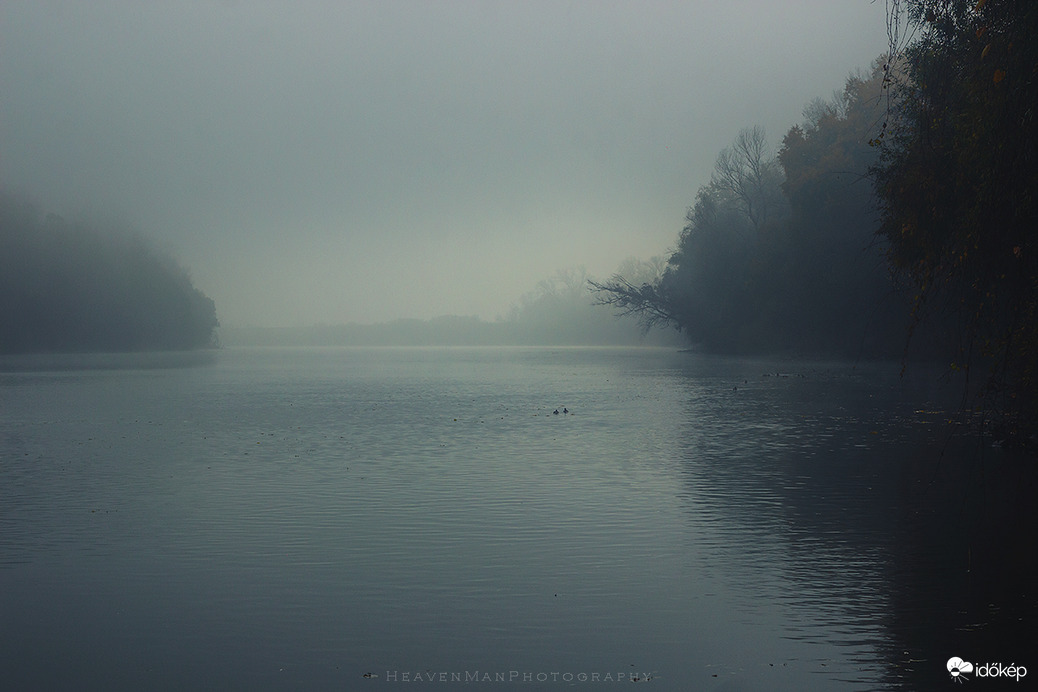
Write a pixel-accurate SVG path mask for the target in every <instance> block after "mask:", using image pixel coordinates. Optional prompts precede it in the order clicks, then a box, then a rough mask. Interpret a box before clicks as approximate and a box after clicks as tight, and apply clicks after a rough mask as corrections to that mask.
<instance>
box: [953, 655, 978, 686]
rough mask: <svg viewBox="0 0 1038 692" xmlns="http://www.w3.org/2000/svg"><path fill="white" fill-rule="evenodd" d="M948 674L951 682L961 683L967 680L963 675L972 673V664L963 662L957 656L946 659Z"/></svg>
mask: <svg viewBox="0 0 1038 692" xmlns="http://www.w3.org/2000/svg"><path fill="white" fill-rule="evenodd" d="M948 672H949V673H951V677H952V680H954V681H955V682H962V681H963V680H968V679H969V678H967V677H965V674H966V673H972V672H973V664H972V663H970V662H969V661H963V660H962V659H961V658H959V657H958V656H952V657H951V658H949V659H948Z"/></svg>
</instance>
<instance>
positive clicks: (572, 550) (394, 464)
mask: <svg viewBox="0 0 1038 692" xmlns="http://www.w3.org/2000/svg"><path fill="white" fill-rule="evenodd" d="M0 365H3V366H4V369H5V370H6V372H2V373H0V688H3V689H114V690H122V689H125V690H131V689H150V690H155V689H249V690H260V689H313V690H323V689H343V690H354V689H357V690H365V689H370V690H376V689H377V690H382V689H399V690H405V689H413V688H415V687H432V686H437V687H442V688H446V689H452V688H456V689H475V688H479V689H512V688H516V687H522V688H525V687H539V688H540V687H543V688H569V687H577V688H584V689H592V688H593V689H602V688H607V689H611V688H615V687H616V686H617V685H618V684H622V685H627V684H629V683H630V681H631V679H632V678H636V679H642V680H646V679H647V680H646V684H650V685H652V686H653V689H660V690H868V689H878V690H886V689H891V690H896V689H946V688H947V685H949V684H951V680H950V678H949V676H948V674H947V671H946V670H945V661H946V660H947V659H948V658H949V657H950V656H953V655H958V656H962V657H963V658H967V660H969V659H970V658H971V657H972V659H973V660H976V661H981V660H990V661H1002V662H1003V663H1005V664H1007V665H1008V664H1009V663H1010V662H1015V663H1017V664H1020V665H1032V666H1033V667H1034V668H1035V672H1034V673H1033V675H1038V660H1035V659H1034V655H1033V651H1034V647H1033V634H1029V632H1031V631H1032V630H1033V624H1034V621H1033V613H1034V601H1033V590H1032V588H1031V587H1030V581H1031V578H1032V577H1033V570H1034V541H1033V532H1030V531H1029V530H1025V529H1024V528H1023V527H1024V526H1026V525H1027V524H1026V520H1024V519H1021V517H1031V518H1033V509H1032V506H1033V497H1034V490H1035V486H1034V482H1033V475H1032V474H1031V473H1030V472H1024V471H1022V470H1021V468H1022V467H1023V465H1021V464H1020V463H1018V462H1019V460H1018V459H1016V458H1014V457H1012V456H1011V455H1010V453H1008V452H1003V451H1001V450H992V449H989V448H988V449H985V448H982V447H981V446H980V444H979V442H978V441H977V440H976V439H974V438H972V437H970V436H968V435H955V434H954V429H953V428H951V427H949V425H948V423H947V421H948V419H949V418H950V417H952V414H949V413H948V411H949V410H950V409H949V405H950V404H949V402H950V401H951V402H952V403H953V402H954V391H953V388H948V389H945V388H942V387H941V386H940V385H939V384H937V385H934V384H931V383H929V382H928V381H924V378H921V377H920V378H913V377H909V378H907V379H904V380H901V379H899V378H898V376H897V374H898V366H897V364H860V363H859V364H847V363H796V364H790V363H788V362H786V363H782V362H778V361H767V360H746V359H719V358H707V357H702V356H696V355H692V354H688V353H677V352H673V351H669V350H653V349H503V348H489V349H370V350H368V349H255V350H250V349H230V350H226V351H223V352H221V353H219V354H218V356H217V357H216V358H215V360H213V361H212V362H205V363H200V364H197V363H192V362H190V361H187V362H175V361H174V362H167V361H164V360H163V359H162V358H157V357H156V358H153V359H152V360H151V361H150V362H146V363H139V362H135V361H131V360H129V359H120V357H109V358H107V359H94V360H91V359H90V358H86V359H80V360H79V361H70V360H68V359H66V360H62V359H61V358H50V359H21V360H19V359H8V360H6V361H3V362H2V363H0ZM173 366H175V367H173ZM564 407H565V408H567V409H568V410H569V413H562V411H563V408H564ZM556 409H558V410H559V411H560V413H559V414H558V415H555V414H554V413H553V411H555V410H556ZM978 460H979V461H978ZM1028 512H1030V514H1028ZM416 678H418V679H420V680H421V681H420V682H415V680H416ZM430 678H431V679H432V680H433V682H430V681H429V680H430ZM441 680H445V682H440V681H441ZM976 682H977V684H978V685H979V684H981V683H984V684H985V685H986V687H985V688H986V689H987V688H990V687H992V686H995V685H996V684H997V681H990V680H977V681H976Z"/></svg>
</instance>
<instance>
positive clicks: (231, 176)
mask: <svg viewBox="0 0 1038 692" xmlns="http://www.w3.org/2000/svg"><path fill="white" fill-rule="evenodd" d="M884 11H885V8H884V3H883V2H870V0H802V1H794V0H788V1H785V2H775V1H774V0H757V1H749V0H746V1H742V2H740V1H737V0H727V1H725V2H718V1H706V0H703V1H697V0H686V1H684V2H646V1H644V0H639V1H637V2H634V1H631V2H600V1H597V0H596V1H594V2H592V1H585V2H563V1H562V0H552V1H537V0H532V1H531V0H522V1H521V2H518V1H512V0H507V1H505V0H503V1H500V2H491V1H486V2H476V1H461V0H443V1H441V2H425V1H419V0H412V1H406V2H405V1H396V2H394V1H387V0H376V1H374V2H356V1H347V0H341V1H335V0H328V1H327V2H302V1H300V0H294V1H292V2H288V1H285V2H274V1H268V2H260V1H246V0H241V1H240V2H234V1H225V2H218V1H207V0H176V1H166V0H149V1H148V2H139V1H138V0H127V1H125V2H113V1H109V0H91V1H90V2H82V1H75V0H67V1H65V2H50V1H46V0H4V2H3V3H2V4H0V185H2V186H3V187H4V188H5V189H6V190H8V191H15V192H22V193H27V194H29V195H31V196H32V197H33V198H34V199H35V200H37V201H38V203H39V204H40V205H41V206H43V207H44V208H45V209H46V210H49V211H54V212H57V213H60V214H62V215H65V216H67V217H69V218H79V217H83V216H88V217H92V218H95V219H97V218H103V219H116V220H118V221H119V222H121V223H125V224H127V225H131V226H134V227H136V228H139V229H141V230H142V231H144V232H145V233H146V234H147V235H149V236H152V237H154V238H156V239H157V240H158V243H159V245H160V246H161V247H163V248H164V249H167V250H169V251H170V252H171V253H172V254H173V255H174V256H175V257H177V258H178V259H179V260H180V261H181V263H183V264H184V265H185V266H186V267H187V268H188V269H189V270H190V272H191V274H192V276H193V278H194V280H195V284H196V286H197V287H198V288H199V289H201V290H202V291H205V292H206V293H207V294H208V295H209V296H211V297H212V298H213V299H214V300H215V301H216V306H217V310H218V313H219V317H220V319H221V321H222V322H223V324H225V325H248V324H252V325H287V326H291V325H305V324H312V323H316V322H327V323H340V322H348V321H359V322H373V321H383V320H387V319H394V318H398V317H432V316H437V315H444V314H458V315H479V316H481V317H483V318H484V319H494V317H495V316H496V315H499V314H505V313H507V311H508V308H509V306H510V305H512V304H514V303H515V302H516V301H517V300H518V299H519V297H520V296H521V295H522V294H523V293H525V292H527V291H529V290H530V289H532V288H533V287H534V285H535V284H536V283H537V281H539V280H540V279H542V278H544V277H546V276H549V275H551V274H553V273H554V272H555V271H556V270H557V269H560V268H567V267H574V266H580V265H582V266H584V267H586V268H587V271H588V272H590V273H591V274H592V275H594V276H597V277H601V278H605V277H607V276H608V275H609V274H611V273H612V272H614V271H615V270H616V269H617V267H618V265H619V264H620V262H621V261H623V260H624V259H625V258H627V257H629V256H632V255H633V256H638V257H641V258H648V257H650V256H652V255H658V254H662V253H665V252H666V251H667V250H668V249H670V248H672V247H673V246H674V245H675V243H676V239H677V236H678V233H679V232H680V230H681V227H682V225H683V219H684V213H685V209H686V207H688V206H689V205H690V204H692V203H693V202H694V198H695V193H696V190H697V189H698V187H699V186H700V185H702V184H704V183H705V182H707V180H708V179H709V176H710V171H711V169H712V167H713V163H714V160H715V158H716V156H717V153H718V151H719V150H720V149H721V148H723V147H724V146H726V145H727V144H729V143H730V142H731V140H732V139H733V138H734V137H735V136H736V134H737V133H738V131H739V129H740V128H742V127H746V126H752V125H754V124H760V125H763V126H764V127H765V128H766V130H767V132H768V136H769V138H770V140H771V142H772V144H773V146H774V147H776V148H777V147H778V145H779V144H780V140H781V137H782V135H783V134H784V133H785V131H786V130H787V129H788V128H789V126H791V125H792V124H794V123H796V122H798V121H800V119H801V111H802V109H803V107H804V105H805V104H806V103H807V102H808V101H810V100H811V99H812V98H814V97H818V96H821V97H823V98H825V97H828V96H830V95H831V94H832V92H833V90H835V89H839V88H841V87H842V85H843V82H844V80H845V79H846V78H847V76H848V75H849V74H850V73H851V72H852V71H854V70H856V69H859V68H861V69H865V68H867V67H868V66H869V64H870V62H871V61H872V60H873V59H874V58H875V57H876V56H877V55H879V54H880V53H881V52H883V51H884V50H885V48H886V33H885V31H886V29H885V22H884Z"/></svg>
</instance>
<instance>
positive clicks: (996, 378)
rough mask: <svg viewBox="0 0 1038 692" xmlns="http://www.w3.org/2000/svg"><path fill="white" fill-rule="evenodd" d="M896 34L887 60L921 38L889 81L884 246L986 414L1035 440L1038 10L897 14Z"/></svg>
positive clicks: (910, 8) (1014, 4) (919, 1)
mask: <svg viewBox="0 0 1038 692" xmlns="http://www.w3.org/2000/svg"><path fill="white" fill-rule="evenodd" d="M903 9H904V10H907V13H905V14H901V12H902V10H903ZM905 19H907V26H905V27H902V22H903V21H904V20H905ZM891 26H892V35H891V40H892V43H893V44H894V45H893V48H894V50H897V49H898V46H897V45H896V44H897V41H898V39H899V32H898V30H899V29H902V28H906V29H911V30H914V31H915V36H917V38H916V40H915V41H913V42H912V43H910V44H909V45H908V46H907V48H905V49H904V50H903V51H901V52H900V54H899V55H900V57H901V64H903V68H902V69H903V76H902V77H900V78H899V77H896V76H893V77H892V79H891V82H890V91H891V94H892V104H893V106H892V109H891V113H890V122H889V123H888V128H887V132H886V133H885V138H884V146H883V158H882V160H881V162H880V163H879V165H878V166H877V167H876V169H875V175H876V180H877V192H878V194H879V196H880V199H881V200H882V211H883V214H882V227H881V233H882V235H883V237H884V238H885V239H886V240H887V242H888V243H889V244H890V258H891V260H892V262H893V264H894V266H895V267H896V268H897V269H898V270H899V271H900V272H901V273H902V274H903V275H904V276H906V277H908V279H909V280H910V281H911V283H912V285H913V286H914V289H915V296H916V315H917V318H919V319H922V318H923V317H924V316H926V315H930V314H934V313H942V314H945V315H950V316H951V317H952V318H954V319H955V320H956V330H955V334H956V336H957V343H956V347H957V357H956V366H957V367H961V368H963V369H966V370H967V371H968V370H970V369H971V368H975V367H976V366H977V365H978V364H982V367H983V368H984V369H985V370H986V371H987V373H988V374H987V375H986V377H985V379H986V384H985V387H984V392H983V396H984V399H983V400H982V402H981V406H980V407H981V409H982V410H984V411H986V412H988V413H993V414H995V417H996V418H997V419H998V420H997V424H998V426H999V427H1000V428H1001V429H1002V431H1004V432H1005V433H1007V434H1010V435H1012V434H1014V433H1021V432H1022V433H1029V432H1034V430H1035V428H1036V424H1035V422H1036V421H1038V314H1036V303H1038V246H1036V244H1035V234H1036V231H1038V213H1036V212H1038V208H1036V204H1038V201H1036V195H1038V176H1036V171H1038V146H1036V129H1038V128H1036V122H1035V117H1036V106H1038V99H1036V96H1038V87H1036V79H1038V40H1036V36H1038V3H1035V2H1034V1H1033V0H988V1H986V2H985V1H984V0H981V1H980V2H977V1H976V0H969V1H966V0H911V1H908V2H895V3H894V8H893V14H892V16H891Z"/></svg>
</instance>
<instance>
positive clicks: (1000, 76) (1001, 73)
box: [991, 70, 1006, 84]
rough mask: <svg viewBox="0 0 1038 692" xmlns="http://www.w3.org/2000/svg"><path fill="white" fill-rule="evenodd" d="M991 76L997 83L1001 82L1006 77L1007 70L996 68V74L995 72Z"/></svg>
mask: <svg viewBox="0 0 1038 692" xmlns="http://www.w3.org/2000/svg"><path fill="white" fill-rule="evenodd" d="M991 78H992V79H993V80H994V81H995V84H998V83H999V82H1001V81H1002V80H1003V79H1005V78H1006V71H1005V70H995V74H993V75H992V76H991Z"/></svg>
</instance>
